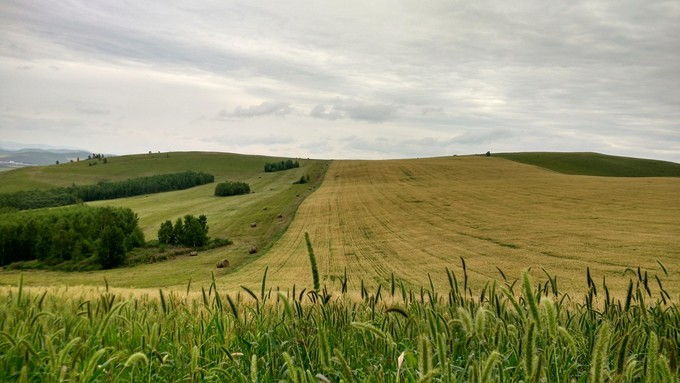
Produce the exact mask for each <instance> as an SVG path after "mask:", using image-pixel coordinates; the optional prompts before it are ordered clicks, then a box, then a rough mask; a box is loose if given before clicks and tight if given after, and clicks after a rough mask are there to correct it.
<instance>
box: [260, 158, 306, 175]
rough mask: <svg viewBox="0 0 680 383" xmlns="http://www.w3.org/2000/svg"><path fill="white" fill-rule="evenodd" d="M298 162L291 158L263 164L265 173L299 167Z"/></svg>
mask: <svg viewBox="0 0 680 383" xmlns="http://www.w3.org/2000/svg"><path fill="white" fill-rule="evenodd" d="M299 167H300V163H299V162H297V161H293V160H290V159H289V160H286V161H279V162H266V163H265V164H264V171H265V172H267V173H271V172H278V171H281V170H288V169H293V168H299Z"/></svg>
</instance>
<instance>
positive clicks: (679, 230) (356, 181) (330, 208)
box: [219, 156, 680, 299]
mask: <svg viewBox="0 0 680 383" xmlns="http://www.w3.org/2000/svg"><path fill="white" fill-rule="evenodd" d="M305 232H308V233H309V235H310V237H311V239H312V243H313V247H314V252H315V254H316V259H317V263H318V267H319V274H320V278H321V283H322V285H323V284H326V285H327V286H328V287H329V288H332V289H334V288H338V286H339V282H338V279H339V278H340V277H341V276H342V275H343V274H344V271H345V270H347V274H348V276H349V278H350V286H351V287H353V288H357V287H359V285H360V283H362V280H363V283H364V284H366V285H367V286H370V287H372V288H375V287H377V284H379V283H380V284H382V285H383V287H387V286H390V283H391V278H392V273H394V275H395V277H396V278H397V281H400V280H401V281H403V283H405V284H407V285H423V284H425V285H428V284H429V283H430V282H429V279H428V275H429V276H430V277H431V278H432V281H433V283H434V284H435V287H437V286H441V287H445V286H448V279H447V276H446V272H445V268H447V267H448V268H449V269H451V270H455V271H456V274H457V275H458V278H459V280H460V279H461V278H462V263H461V259H460V258H461V257H462V258H463V259H464V260H465V263H466V267H467V273H468V275H469V278H470V285H471V286H472V287H473V290H474V289H475V288H479V287H481V286H482V285H483V284H484V283H485V282H486V281H488V280H490V279H497V280H502V276H501V273H500V272H499V270H498V269H500V270H502V271H503V272H504V274H505V276H506V277H507V279H508V281H510V282H512V281H513V280H515V279H516V278H519V277H520V275H521V271H522V270H525V269H527V268H531V273H532V274H533V275H534V276H535V277H536V279H537V280H543V281H545V280H547V278H546V275H545V273H544V271H543V270H542V269H545V270H546V271H547V272H548V273H550V274H551V275H556V276H557V282H558V286H559V289H560V290H562V291H574V292H576V291H585V288H586V268H590V272H591V275H592V278H593V279H594V280H595V282H596V283H597V284H598V285H600V286H601V285H602V281H603V278H606V283H607V285H608V286H609V289H610V290H611V291H612V294H615V295H620V294H625V289H626V287H627V285H628V281H629V279H630V278H631V277H633V273H635V276H636V277H635V278H634V279H635V280H637V267H638V266H639V267H640V268H641V272H642V273H645V272H647V273H648V277H649V281H650V282H649V287H650V288H651V289H653V290H654V289H657V290H658V285H657V282H656V279H655V278H654V275H659V276H661V275H663V273H664V269H663V268H662V266H661V265H663V266H665V268H666V270H667V272H668V277H666V276H665V275H663V277H664V278H663V279H662V280H664V281H665V282H664V288H666V289H667V290H668V291H669V292H670V293H671V295H672V296H673V298H674V299H677V298H678V294H679V293H680V179H678V178H613V177H589V176H573V175H563V174H559V173H555V172H551V171H548V170H545V169H541V168H538V167H534V166H529V165H523V164H519V163H516V162H512V161H509V160H505V159H501V158H494V157H479V156H469V157H468V156H466V157H446V158H429V159H418V160H415V159H411V160H393V161H334V162H333V163H332V165H331V166H330V168H329V170H328V173H327V174H326V177H325V181H324V183H323V184H322V186H321V187H320V188H319V189H318V190H317V191H315V192H314V193H313V194H312V195H311V196H310V197H308V198H307V199H306V200H305V201H304V202H303V204H302V205H301V206H300V209H299V210H298V213H297V216H296V218H295V219H294V221H293V222H292V224H291V226H290V227H289V229H288V231H287V232H286V233H285V234H284V236H283V237H282V238H281V239H280V240H279V241H278V242H277V243H276V245H275V246H274V247H273V248H272V249H271V251H269V252H268V253H267V254H265V255H263V256H262V257H261V258H259V259H257V260H256V261H254V262H252V263H250V264H248V265H246V266H244V267H243V268H240V269H239V270H236V271H234V272H231V273H229V274H226V275H222V276H220V278H219V281H220V283H221V284H223V285H225V287H232V288H238V286H239V285H244V286H251V287H254V286H257V284H258V283H259V281H260V280H261V277H262V275H263V273H264V270H265V267H268V274H267V285H268V286H280V287H281V288H289V287H290V286H292V285H293V284H296V285H297V287H298V288H304V287H311V285H312V277H311V271H310V261H309V258H308V255H307V248H306V243H305V240H304V233H305ZM659 262H660V263H661V264H660V263H659ZM628 268H630V269H628ZM627 269H628V270H627Z"/></svg>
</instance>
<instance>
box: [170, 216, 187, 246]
mask: <svg viewBox="0 0 680 383" xmlns="http://www.w3.org/2000/svg"><path fill="white" fill-rule="evenodd" d="M172 232H173V235H172V244H173V245H181V244H182V243H183V242H184V224H183V223H182V218H177V221H176V222H175V227H174V229H173V230H172Z"/></svg>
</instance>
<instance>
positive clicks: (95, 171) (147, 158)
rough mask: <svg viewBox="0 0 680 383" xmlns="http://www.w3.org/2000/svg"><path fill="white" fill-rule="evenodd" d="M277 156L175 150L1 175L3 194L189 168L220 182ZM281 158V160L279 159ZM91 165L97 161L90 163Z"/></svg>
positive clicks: (258, 168) (259, 169) (249, 171)
mask: <svg viewBox="0 0 680 383" xmlns="http://www.w3.org/2000/svg"><path fill="white" fill-rule="evenodd" d="M272 160H274V158H271V157H263V156H244V155H239V154H229V153H206V152H173V153H153V154H141V155H132V156H120V157H111V158H108V159H107V161H108V163H107V164H103V163H102V162H100V161H97V160H90V161H86V160H82V161H80V162H75V163H68V164H61V165H50V166H33V167H27V168H22V169H17V170H14V171H11V172H4V173H2V174H0V193H8V192H13V191H18V190H27V189H47V188H51V187H55V186H70V185H71V184H74V183H75V184H77V185H82V184H92V183H97V182H99V181H114V180H121V179H128V178H135V177H143V176H150V175H155V174H163V173H174V172H182V171H186V170H193V171H203V172H207V173H211V174H214V175H215V176H216V177H217V180H218V181H223V180H224V179H228V178H230V177H241V176H242V175H243V174H253V173H258V172H262V168H263V166H264V163H265V162H266V161H272ZM277 160H278V159H277ZM89 164H96V165H95V166H90V165H89Z"/></svg>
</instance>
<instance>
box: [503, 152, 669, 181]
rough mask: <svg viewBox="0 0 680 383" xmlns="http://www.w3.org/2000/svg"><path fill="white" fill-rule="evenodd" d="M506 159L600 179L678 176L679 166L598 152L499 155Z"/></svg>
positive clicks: (666, 162)
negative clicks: (600, 177) (601, 177)
mask: <svg viewBox="0 0 680 383" xmlns="http://www.w3.org/2000/svg"><path fill="white" fill-rule="evenodd" d="M493 156H494V157H501V158H506V159H509V160H512V161H517V162H521V163H524V164H529V165H536V166H540V167H543V168H546V169H550V170H554V171H556V172H560V173H564V174H572V175H587V176H603V177H680V164H676V163H674V162H668V161H659V160H648V159H642V158H630V157H619V156H609V155H605V154H599V153H555V152H526V153H498V154H493Z"/></svg>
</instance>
